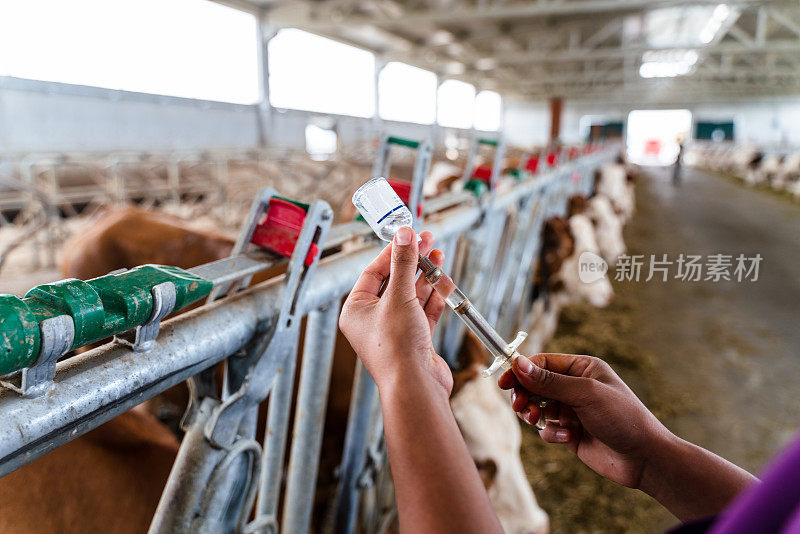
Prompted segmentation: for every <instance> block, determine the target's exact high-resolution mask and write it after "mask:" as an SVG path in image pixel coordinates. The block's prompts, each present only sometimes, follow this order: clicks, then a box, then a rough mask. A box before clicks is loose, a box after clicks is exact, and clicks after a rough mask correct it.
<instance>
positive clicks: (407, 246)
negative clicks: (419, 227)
mask: <svg viewBox="0 0 800 534" xmlns="http://www.w3.org/2000/svg"><path fill="white" fill-rule="evenodd" d="M415 237H416V236H415V235H414V230H412V229H411V228H409V227H408V226H403V227H402V228H400V229H399V230H397V232H396V233H395V235H394V241H393V242H392V264H391V267H390V268H389V284H388V287H387V289H388V290H389V291H391V292H392V293H394V294H396V295H399V296H401V297H403V298H407V299H411V298H415V297H416V295H417V290H416V287H415V286H414V283H415V282H416V277H417V261H418V258H419V244H418V243H417V240H416V238H415Z"/></svg>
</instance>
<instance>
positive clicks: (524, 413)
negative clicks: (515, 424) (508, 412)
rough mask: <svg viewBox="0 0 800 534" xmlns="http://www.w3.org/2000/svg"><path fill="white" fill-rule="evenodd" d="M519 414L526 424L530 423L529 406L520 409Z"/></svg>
mask: <svg viewBox="0 0 800 534" xmlns="http://www.w3.org/2000/svg"><path fill="white" fill-rule="evenodd" d="M519 416H520V417H521V418H522V420H523V421H525V422H526V423H528V424H531V409H530V408H525V409H524V410H522V412H520V414H519Z"/></svg>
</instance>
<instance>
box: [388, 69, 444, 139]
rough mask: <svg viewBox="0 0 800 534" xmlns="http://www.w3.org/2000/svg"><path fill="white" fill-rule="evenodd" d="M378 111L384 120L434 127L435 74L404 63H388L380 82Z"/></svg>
mask: <svg viewBox="0 0 800 534" xmlns="http://www.w3.org/2000/svg"><path fill="white" fill-rule="evenodd" d="M378 108H379V112H380V116H381V118H382V119H385V120H390V121H405V122H416V123H419V124H432V123H433V122H434V121H435V120H436V75H435V74H434V73H432V72H430V71H427V70H423V69H420V68H417V67H412V66H411V65H407V64H405V63H399V62H396V61H393V62H391V63H387V64H386V66H385V67H384V68H383V70H382V71H381V74H380V77H379V79H378Z"/></svg>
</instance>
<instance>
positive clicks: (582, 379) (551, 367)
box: [498, 354, 672, 488]
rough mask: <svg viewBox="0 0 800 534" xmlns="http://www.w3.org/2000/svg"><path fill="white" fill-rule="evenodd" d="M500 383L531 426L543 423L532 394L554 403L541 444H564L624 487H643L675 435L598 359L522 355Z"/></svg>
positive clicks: (549, 406) (547, 413) (562, 355)
mask: <svg viewBox="0 0 800 534" xmlns="http://www.w3.org/2000/svg"><path fill="white" fill-rule="evenodd" d="M531 362H533V363H531ZM498 384H499V385H500V387H501V388H502V389H510V390H512V396H511V398H512V406H513V409H514V411H515V412H517V415H519V417H520V418H521V419H522V420H523V421H525V422H526V423H528V424H534V423H536V421H537V420H538V419H539V407H538V406H537V405H536V403H535V402H534V401H533V400H531V398H530V396H531V394H532V393H533V394H536V395H539V396H541V397H545V398H547V399H551V400H550V402H549V404H548V406H547V407H546V408H545V409H544V411H545V416H546V417H547V420H548V423H547V427H546V428H545V429H543V430H540V431H539V434H540V435H541V437H542V439H544V440H545V441H548V442H550V443H561V444H563V445H564V446H565V447H567V448H568V449H570V450H571V451H572V452H574V453H575V454H577V455H578V457H579V458H580V459H581V460H582V461H583V463H585V464H586V465H587V466H589V467H590V468H591V469H593V470H594V471H595V472H596V473H598V474H600V475H602V476H604V477H606V478H608V479H610V480H613V481H614V482H617V483H619V484H622V485H624V486H628V487H631V488H640V485H641V483H642V476H643V473H644V469H645V466H646V460H647V458H648V456H649V455H651V454H653V453H654V452H655V450H656V449H657V448H659V447H660V445H661V444H662V443H664V442H665V441H668V440H669V438H670V437H671V436H672V434H671V433H670V432H669V431H668V430H667V429H666V428H665V427H664V425H662V424H661V423H660V422H659V421H658V419H656V418H655V416H654V415H653V414H652V413H650V411H649V410H648V409H647V408H646V407H645V406H644V404H642V402H641V401H640V400H639V399H638V398H637V397H636V395H634V393H633V391H631V390H630V388H628V386H627V385H625V383H624V382H623V381H622V379H620V377H619V376H617V374H616V373H615V372H614V371H613V370H612V369H611V367H610V366H609V365H608V364H607V363H606V362H604V361H603V360H600V359H599V358H594V357H591V356H573V355H569V354H538V355H536V356H534V357H532V358H530V359H529V358H526V357H525V356H520V357H519V358H517V359H516V360H515V361H514V365H513V367H512V369H510V370H508V371H506V372H505V373H504V374H503V375H502V376H501V377H500V379H499V381H498Z"/></svg>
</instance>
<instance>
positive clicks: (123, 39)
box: [0, 0, 259, 104]
mask: <svg viewBox="0 0 800 534" xmlns="http://www.w3.org/2000/svg"><path fill="white" fill-rule="evenodd" d="M256 35H257V25H256V19H255V17H253V16H252V15H250V14H247V13H243V12H242V11H238V10H235V9H231V8H228V7H225V6H222V5H219V4H217V3H213V2H206V1H197V0H170V1H169V2H164V1H163V0H116V1H114V2H109V1H108V0H72V1H70V2H64V1H63V0H26V1H24V2H0V50H4V51H5V52H7V53H3V54H0V75H6V76H16V77H19V78H30V79H34V80H45V81H51V82H62V83H69V84H79V85H90V86H96V87H104V88H109V89H124V90H127V91H137V92H142V93H155V94H161V95H171V96H181V97H187V98H198V99H204V100H217V101H223V102H236V103H242V104H252V103H254V102H256V101H258V93H259V89H258V59H257V53H258V47H257V44H256Z"/></svg>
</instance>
